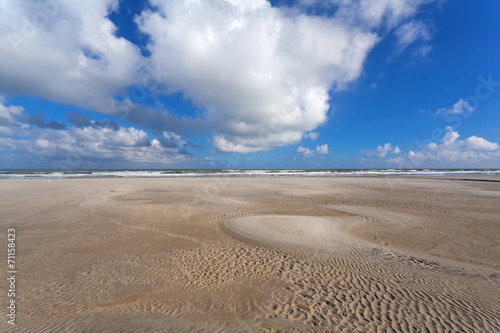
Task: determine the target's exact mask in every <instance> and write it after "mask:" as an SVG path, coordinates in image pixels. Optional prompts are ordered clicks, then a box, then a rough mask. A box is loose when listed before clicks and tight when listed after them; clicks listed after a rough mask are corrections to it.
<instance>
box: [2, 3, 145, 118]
mask: <svg viewBox="0 0 500 333" xmlns="http://www.w3.org/2000/svg"><path fill="white" fill-rule="evenodd" d="M117 6H118V1H117V0H88V1H62V0H59V1H56V0H42V1H0V36H1V37H0V59H1V61H0V73H1V75H0V94H1V93H3V94H8V95H17V94H24V95H34V96H41V97H43V98H47V99H50V100H52V101H56V102H62V103H67V104H72V105H78V106H80V107H84V108H88V109H94V110H97V111H100V112H113V110H112V108H111V109H110V107H109V106H110V105H114V104H115V103H114V99H113V97H114V96H115V95H117V94H118V93H120V92H122V91H123V89H124V88H125V87H127V86H130V85H132V84H134V83H136V82H137V81H138V79H137V77H138V76H137V75H136V73H137V72H138V70H139V68H140V66H142V63H143V59H142V57H141V55H140V51H139V48H138V47H137V46H135V45H134V44H132V43H131V42H129V41H128V40H126V39H124V38H121V37H116V36H115V34H114V33H115V30H116V27H115V26H114V24H113V23H112V22H111V21H110V20H109V18H108V17H107V16H108V15H109V14H110V12H111V11H112V10H114V9H116V8H117Z"/></svg>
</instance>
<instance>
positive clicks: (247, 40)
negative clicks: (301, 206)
mask: <svg viewBox="0 0 500 333" xmlns="http://www.w3.org/2000/svg"><path fill="white" fill-rule="evenodd" d="M499 13H500V3H499V2H498V1H493V0H489V1H487V0H481V1H475V2H472V1H442V0H441V1H437V0H436V1H434V0H399V1H397V0H370V1H369V0H358V1H340V0H330V1H317V0H299V1H284V0H278V1H271V2H267V1H263V0H254V1H250V0H245V1H243V0H242V1H238V2H234V1H229V0H213V1H194V2H193V1H188V0H177V1H159V0H151V1H117V0H93V1H85V2H83V1H81V2H80V1H73V2H67V1H58V0H50V1H48V0H47V1H22V2H20V1H3V2H1V3H0V36H1V37H0V168H57V169H61V168H62V169H64V168H70V169H74V168H410V169H413V168H500V145H499V144H500V126H499V125H500V61H499V59H500V43H499V36H500V23H499V22H500V21H499V20H498V14H499Z"/></svg>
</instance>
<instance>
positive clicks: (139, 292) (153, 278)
mask: <svg viewBox="0 0 500 333" xmlns="http://www.w3.org/2000/svg"><path fill="white" fill-rule="evenodd" d="M0 188H1V191H0V216H1V217H2V218H1V220H0V224H1V229H0V237H1V238H2V241H1V244H4V245H3V246H2V249H3V251H4V257H5V260H4V261H5V263H6V261H7V260H6V259H7V246H6V245H5V244H6V243H7V238H8V230H9V229H10V228H15V230H16V297H15V304H16V311H15V313H16V320H15V326H14V325H12V324H11V323H9V322H8V320H9V317H8V316H7V314H8V311H9V309H7V306H8V305H9V304H8V302H9V299H8V298H7V294H8V292H9V283H8V280H7V278H9V273H7V271H8V269H7V265H6V264H5V265H4V269H2V273H1V277H2V279H1V280H2V281H4V282H2V283H0V295H3V296H2V297H0V299H1V304H2V309H3V310H2V318H3V319H2V320H1V321H0V331H1V332H38V333H43V332H47V333H48V332H134V333H137V332H500V260H499V258H500V237H499V236H500V177H499V176H487V175H477V176H449V177H445V176H442V177H434V178H432V177H406V178H405V177H338V178H335V177H332V178H319V177H318V178H316V177H310V178H301V177H296V178H288V177H282V178H281V177H275V178H259V177H257V178H230V177H228V178H164V179H154V178H153V179H136V178H128V179H127V178H124V179H120V178H115V179H49V180H47V179H28V180H1V181H0Z"/></svg>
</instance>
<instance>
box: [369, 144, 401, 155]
mask: <svg viewBox="0 0 500 333" xmlns="http://www.w3.org/2000/svg"><path fill="white" fill-rule="evenodd" d="M389 152H392V153H393V154H400V153H401V149H399V147H398V146H396V147H393V146H392V143H386V144H385V145H383V146H377V149H375V150H363V151H361V153H363V154H365V155H366V156H378V157H386V156H387V154H388V153H389Z"/></svg>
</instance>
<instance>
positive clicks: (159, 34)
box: [137, 0, 378, 152]
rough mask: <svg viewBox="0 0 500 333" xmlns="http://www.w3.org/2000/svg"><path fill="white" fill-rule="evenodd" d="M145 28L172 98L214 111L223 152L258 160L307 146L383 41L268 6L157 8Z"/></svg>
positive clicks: (219, 3) (213, 126) (181, 4)
mask: <svg viewBox="0 0 500 333" xmlns="http://www.w3.org/2000/svg"><path fill="white" fill-rule="evenodd" d="M153 4H155V5H156V6H157V7H158V8H159V11H158V12H152V11H148V12H144V13H143V14H142V15H141V16H140V17H139V18H138V20H137V22H138V24H139V27H140V29H141V31H143V32H144V33H147V34H148V35H149V36H150V38H151V43H150V44H149V46H148V47H149V50H150V51H151V61H152V63H153V64H154V65H153V66H156V65H159V66H160V67H161V68H164V69H165V71H167V72H168V73H169V76H168V77H167V78H166V82H165V83H166V84H165V91H166V92H168V93H172V92H182V93H183V94H184V96H185V97H188V98H189V99H191V100H192V101H193V102H194V103H195V104H196V105H198V106H201V107H203V108H205V110H206V113H205V115H204V118H205V120H206V122H207V123H208V126H209V128H210V130H211V132H212V136H213V143H214V145H215V146H216V147H217V148H218V149H220V150H222V151H234V152H252V151H259V150H268V149H271V148H273V147H276V146H282V145H288V144H292V143H295V142H299V141H300V140H301V139H302V137H303V135H304V133H306V132H310V131H312V130H314V129H315V128H316V127H317V126H319V125H320V124H322V123H324V122H325V121H326V120H327V111H328V109H329V103H328V99H329V94H328V90H329V89H330V88H331V87H332V86H337V87H339V86H342V85H345V84H346V83H349V82H352V81H353V80H355V79H356V78H358V77H359V75H360V74H361V71H362V65H363V62H364V60H365V58H366V56H367V54H368V52H369V50H370V49H371V48H372V47H373V46H374V45H375V43H376V42H377V41H378V37H377V36H376V34H375V33H372V32H370V31H368V30H366V29H365V30H364V29H362V28H360V27H358V26H353V25H350V24H349V23H347V22H346V21H345V20H343V19H340V18H337V17H333V18H325V17H316V16H308V15H305V14H298V13H295V14H293V13H291V12H289V11H286V10H284V9H280V8H275V7H271V5H270V4H269V3H268V2H267V1H264V0H260V1H229V0H214V1H200V2H198V1H187V0H180V1H156V0H155V1H153Z"/></svg>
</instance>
